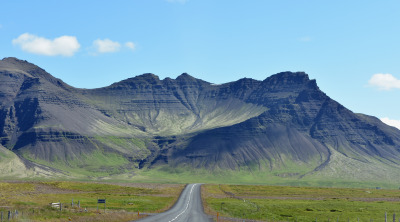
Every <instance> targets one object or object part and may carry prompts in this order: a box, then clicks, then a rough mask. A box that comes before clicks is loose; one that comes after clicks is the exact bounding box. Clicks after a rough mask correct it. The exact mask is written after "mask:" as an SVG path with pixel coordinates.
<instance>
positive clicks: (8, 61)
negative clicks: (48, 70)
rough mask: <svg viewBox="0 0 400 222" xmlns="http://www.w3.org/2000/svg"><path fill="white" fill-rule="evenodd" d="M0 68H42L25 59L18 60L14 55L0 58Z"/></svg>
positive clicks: (25, 69) (28, 69) (30, 69)
mask: <svg viewBox="0 0 400 222" xmlns="http://www.w3.org/2000/svg"><path fill="white" fill-rule="evenodd" d="M0 69H14V70H15V69H17V70H21V71H25V72H29V71H32V70H37V69H40V70H43V69H41V68H39V67H38V66H36V65H34V64H32V63H30V62H28V61H26V60H20V59H17V58H15V57H6V58H3V59H2V60H0Z"/></svg>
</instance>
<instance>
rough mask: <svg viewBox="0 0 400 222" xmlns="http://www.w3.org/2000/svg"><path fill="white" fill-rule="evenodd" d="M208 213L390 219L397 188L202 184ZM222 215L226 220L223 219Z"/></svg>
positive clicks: (399, 211)
mask: <svg viewBox="0 0 400 222" xmlns="http://www.w3.org/2000/svg"><path fill="white" fill-rule="evenodd" d="M202 195H203V204H204V205H205V211H206V212H207V213H209V214H212V215H216V214H217V213H218V214H219V216H220V221H231V220H229V219H228V218H243V219H253V220H261V221H299V222H300V221H304V222H306V221H307V222H310V221H332V222H333V221H354V222H356V221H357V222H358V221H369V222H370V221H385V213H386V214H387V218H388V221H393V214H395V215H397V219H396V220H397V221H398V220H399V218H400V190H384V189H372V188H371V189H357V188H318V187H291V186H261V185H204V186H203V187H202ZM223 218H225V219H223Z"/></svg>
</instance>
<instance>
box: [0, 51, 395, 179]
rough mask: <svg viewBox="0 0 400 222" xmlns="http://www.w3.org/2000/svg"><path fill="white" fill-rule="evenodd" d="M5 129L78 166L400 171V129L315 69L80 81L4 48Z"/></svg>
mask: <svg viewBox="0 0 400 222" xmlns="http://www.w3.org/2000/svg"><path fill="white" fill-rule="evenodd" d="M0 133H1V136H0V138H1V139H0V142H1V145H2V146H4V147H6V148H8V149H9V150H11V151H13V152H15V153H16V154H18V156H19V157H20V158H23V159H24V160H25V161H31V162H33V163H37V164H41V165H43V166H48V167H51V168H55V169H58V170H61V171H62V172H63V173H64V174H65V175H70V176H78V177H79V176H82V175H83V176H85V175H92V174H94V175H117V174H121V173H122V174H124V173H131V172H134V173H135V174H136V173H139V174H140V173H141V172H145V171H146V170H152V169H153V170H161V171H163V169H169V168H173V169H186V170H188V169H194V170H196V169H204V170H206V171H208V172H220V171H230V172H231V171H232V172H239V171H243V170H249V171H251V172H255V171H257V172H260V173H261V174H264V177H265V178H280V177H285V178H286V177H288V178H291V179H294V180H304V179H305V178H310V179H313V178H316V179H321V178H322V179H326V178H341V177H343V178H347V175H348V174H349V172H346V171H344V172H342V171H343V170H341V169H342V168H343V167H344V168H343V169H349V170H350V169H352V170H359V171H360V172H362V173H360V174H359V175H356V177H355V178H353V179H354V180H359V181H365V180H380V179H382V178H383V179H387V180H388V181H392V182H395V181H397V179H393V178H392V177H393V175H395V176H397V175H398V174H400V173H398V172H400V170H399V169H400V130H398V129H395V128H393V127H389V126H387V125H386V124H384V123H382V122H381V121H380V120H379V119H377V118H376V117H371V116H367V115H364V114H355V113H353V112H352V111H350V110H348V109H347V108H345V107H344V106H342V105H341V104H340V103H338V102H336V101H335V100H333V99H331V98H330V97H329V96H328V95H326V94H325V93H324V92H323V91H321V90H320V88H319V87H318V85H317V82H316V80H313V79H310V78H309V76H308V75H307V74H306V73H305V72H289V71H286V72H281V73H277V74H274V75H271V76H270V77H267V78H266V79H264V80H262V81H259V80H254V79H251V78H242V79H239V80H237V81H234V82H229V83H224V84H218V85H215V84H212V83H209V82H206V81H204V80H201V79H196V78H195V77H192V76H190V75H189V74H187V73H183V74H181V75H179V76H178V77H177V78H175V79H171V78H165V79H162V80H161V79H160V78H159V77H158V76H156V75H154V74H151V73H146V74H143V75H139V76H136V77H132V78H128V79H125V80H122V81H119V82H116V83H113V84H111V85H109V86H106V87H101V88H96V89H79V88H74V87H72V86H69V85H68V84H66V83H64V82H63V81H62V80H60V79H57V78H55V77H53V76H52V75H51V74H49V73H47V72H46V71H45V70H44V69H42V68H40V67H37V66H35V65H33V64H31V63H29V62H27V61H23V60H19V59H16V58H5V59H3V60H1V61H0ZM99 160H101V161H99ZM339 163H341V164H342V166H340V164H339ZM338 164H339V165H338ZM296 166H297V167H296ZM346 166H348V167H346ZM355 166H362V169H355V168H354V167H355ZM338 167H339V168H340V169H339V168H338ZM374 167H375V168H374ZM376 169H379V170H382V169H384V170H386V171H387V172H388V173H387V174H385V175H379V173H378V172H377V170H376ZM143 170H144V171H143ZM368 172H370V173H368ZM350 173H351V172H350ZM370 175H374V177H373V178H371V176H370ZM388 177H390V178H388ZM347 179H348V180H352V178H347Z"/></svg>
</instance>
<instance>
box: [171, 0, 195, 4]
mask: <svg viewBox="0 0 400 222" xmlns="http://www.w3.org/2000/svg"><path fill="white" fill-rule="evenodd" d="M166 1H167V2H170V3H181V4H185V3H186V2H188V1H189V0H166Z"/></svg>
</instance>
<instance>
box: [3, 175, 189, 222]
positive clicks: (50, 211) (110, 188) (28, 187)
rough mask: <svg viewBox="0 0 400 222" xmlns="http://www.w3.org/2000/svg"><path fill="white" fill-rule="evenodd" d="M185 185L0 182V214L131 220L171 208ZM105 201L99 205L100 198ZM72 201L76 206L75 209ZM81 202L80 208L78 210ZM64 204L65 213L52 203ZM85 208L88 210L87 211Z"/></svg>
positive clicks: (44, 218) (38, 218)
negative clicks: (52, 205)
mask: <svg viewBox="0 0 400 222" xmlns="http://www.w3.org/2000/svg"><path fill="white" fill-rule="evenodd" d="M183 187H184V185H175V184H165V185H160V184H102V183H83V182H31V183H28V182H3V183H0V212H3V217H4V218H7V216H8V215H7V214H8V211H12V212H14V213H15V210H17V211H18V221H19V220H24V219H29V220H31V221H32V220H33V221H67V220H68V219H69V218H71V219H72V220H73V221H130V220H134V219H137V218H138V217H137V212H138V211H140V212H146V213H150V212H161V211H164V210H166V209H168V208H170V207H171V206H172V205H173V204H174V203H175V201H176V200H177V198H178V197H179V195H180V193H181V191H182V189H183ZM98 198H99V199H106V212H105V213H104V204H99V212H97V206H98V205H97V199H98ZM72 200H73V201H74V206H72ZM78 201H79V203H80V208H79V207H78ZM54 202H61V203H63V208H62V211H60V210H59V209H55V208H52V207H50V203H54ZM85 208H86V210H87V211H85Z"/></svg>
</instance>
